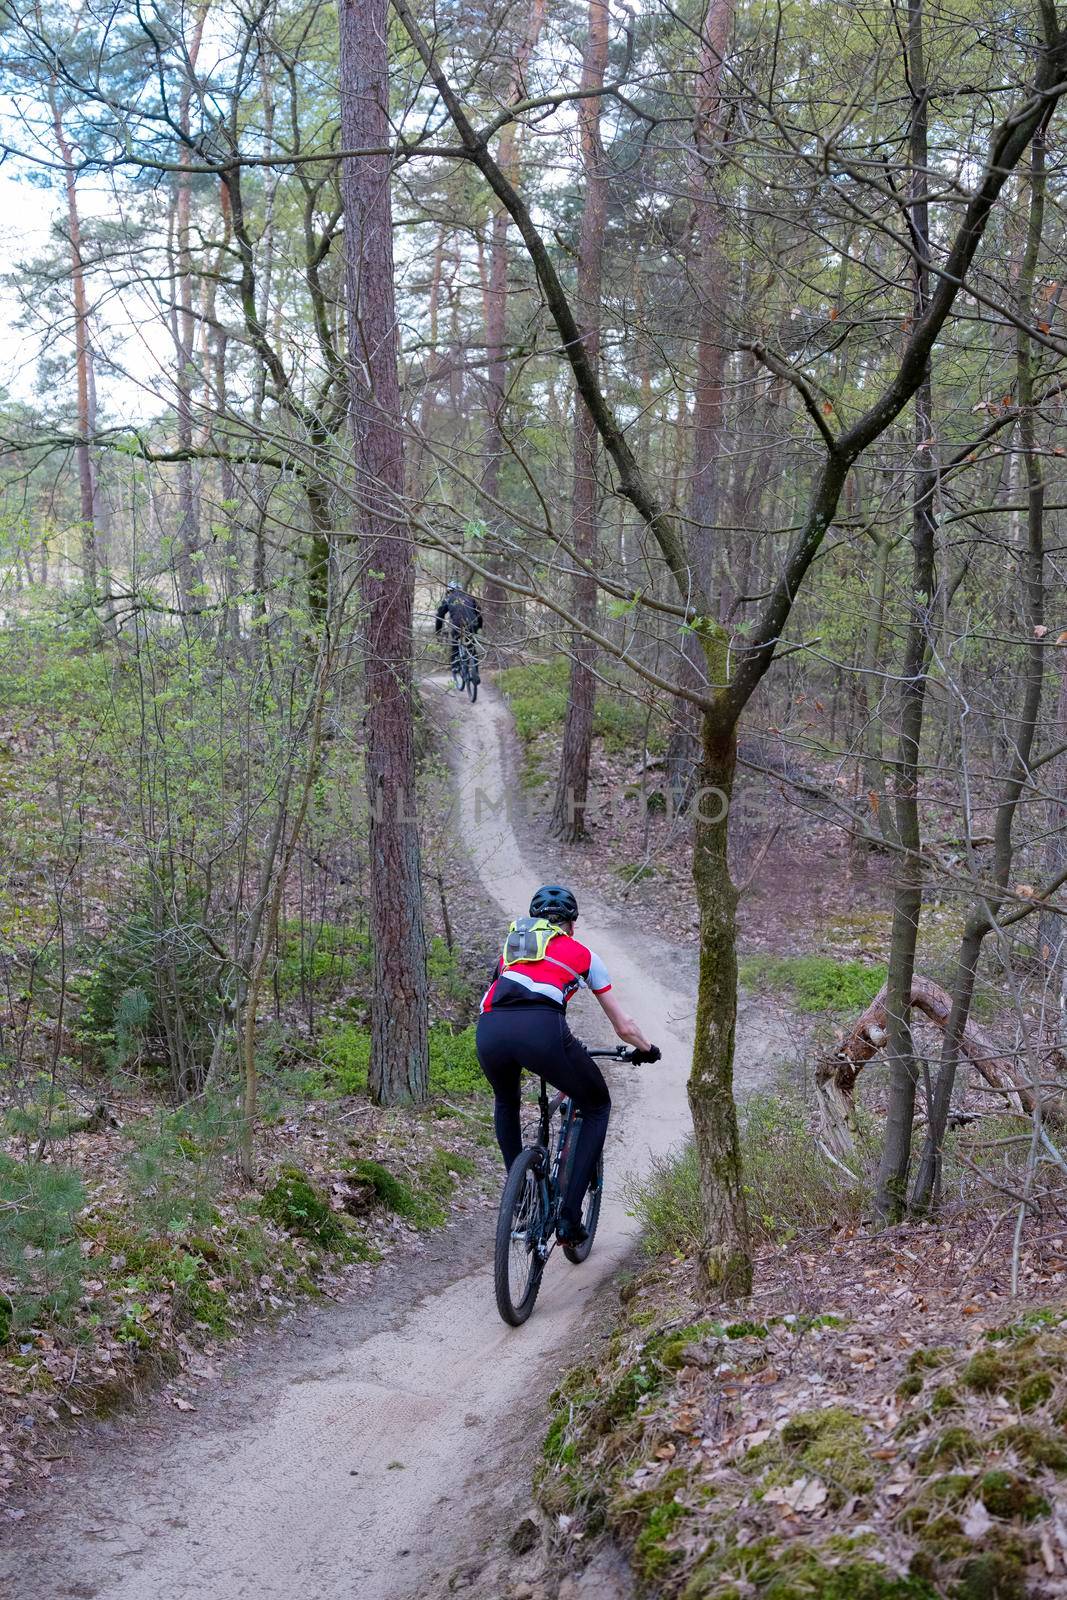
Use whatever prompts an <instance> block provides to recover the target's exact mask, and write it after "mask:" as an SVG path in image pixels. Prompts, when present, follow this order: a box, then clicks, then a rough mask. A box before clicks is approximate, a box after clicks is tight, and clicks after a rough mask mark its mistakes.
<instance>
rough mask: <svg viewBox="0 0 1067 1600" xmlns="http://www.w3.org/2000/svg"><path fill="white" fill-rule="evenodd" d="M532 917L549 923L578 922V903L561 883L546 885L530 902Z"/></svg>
mask: <svg viewBox="0 0 1067 1600" xmlns="http://www.w3.org/2000/svg"><path fill="white" fill-rule="evenodd" d="M530 915H531V917H546V918H547V919H548V921H549V922H577V920H578V902H577V900H576V899H575V898H574V895H573V894H572V893H571V891H570V890H569V889H565V888H564V886H563V885H562V884H561V883H544V884H542V885H541V887H540V889H538V891H537V893H536V894H535V895H534V897H533V899H532V900H531V901H530Z"/></svg>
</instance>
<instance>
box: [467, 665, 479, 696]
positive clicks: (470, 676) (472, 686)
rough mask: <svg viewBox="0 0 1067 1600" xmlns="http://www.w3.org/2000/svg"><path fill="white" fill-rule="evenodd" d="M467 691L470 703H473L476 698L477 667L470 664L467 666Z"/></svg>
mask: <svg viewBox="0 0 1067 1600" xmlns="http://www.w3.org/2000/svg"><path fill="white" fill-rule="evenodd" d="M467 693H468V694H469V695H470V697H471V704H472V705H473V704H474V702H475V700H477V698H478V668H477V666H474V665H470V666H468V668H467Z"/></svg>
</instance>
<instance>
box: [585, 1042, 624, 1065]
mask: <svg viewBox="0 0 1067 1600" xmlns="http://www.w3.org/2000/svg"><path fill="white" fill-rule="evenodd" d="M589 1054H590V1055H591V1056H601V1057H603V1058H604V1059H605V1060H607V1061H630V1062H632V1061H633V1058H634V1056H633V1051H632V1050H627V1048H626V1046H625V1045H624V1044H617V1045H615V1046H614V1047H613V1048H612V1049H611V1050H590V1051H589Z"/></svg>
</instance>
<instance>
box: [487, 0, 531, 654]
mask: <svg viewBox="0 0 1067 1600" xmlns="http://www.w3.org/2000/svg"><path fill="white" fill-rule="evenodd" d="M544 19H545V0H530V14H529V18H528V21H527V26H526V33H525V35H524V37H523V39H522V40H521V42H520V44H519V48H518V51H517V53H516V57H515V64H514V69H513V71H512V73H511V75H510V78H509V80H508V85H507V91H506V100H508V101H510V100H513V99H514V98H515V97H516V95H517V94H519V93H520V92H521V90H522V83H523V77H524V74H525V72H526V68H527V65H528V64H529V60H530V57H531V55H532V54H533V51H534V47H535V46H536V44H537V40H538V37H539V35H540V32H541V26H542V24H543V22H544ZM517 140H518V125H517V124H516V123H514V122H508V123H506V124H505V126H504V129H503V131H502V133H501V135H500V146H499V156H498V159H499V161H500V165H501V167H502V168H503V170H504V171H505V172H509V173H510V172H513V171H514V169H515V158H516V152H517ZM510 224H511V218H510V216H509V215H508V212H507V209H506V207H504V206H498V207H496V208H495V209H494V211H493V214H492V219H491V221H490V226H489V271H488V275H487V281H486V286H485V294H484V301H485V347H486V349H485V353H486V364H487V367H486V401H487V411H488V416H487V426H486V430H485V448H484V451H483V456H482V483H481V486H482V492H483V493H484V495H485V497H486V501H487V502H492V501H494V500H498V499H499V497H500V467H501V463H502V461H503V459H504V456H505V453H506V450H507V443H506V440H505V438H504V411H505V408H506V406H507V387H508V359H507V325H508V259H509V256H508V232H509V229H510ZM497 516H498V513H497V512H496V510H495V508H494V506H493V505H492V504H491V503H488V504H487V506H486V517H487V519H488V521H489V523H490V525H492V524H493V523H494V522H495V521H496V520H497ZM495 561H496V564H497V567H498V570H500V571H501V572H502V573H503V572H504V571H506V569H507V566H508V562H507V560H506V559H505V558H504V557H503V556H501V555H497V556H496V557H495ZM506 604H507V590H506V589H505V587H504V585H503V584H502V583H500V582H498V581H496V580H495V579H493V578H490V579H489V581H488V582H487V584H486V586H485V596H484V603H483V606H482V611H483V613H484V616H485V621H486V624H487V626H488V627H489V629H490V630H491V631H493V632H498V631H499V630H500V629H501V628H502V627H503V625H504V619H505V615H506V612H505V607H506Z"/></svg>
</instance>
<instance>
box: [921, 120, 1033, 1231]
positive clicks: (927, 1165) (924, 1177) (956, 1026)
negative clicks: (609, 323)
mask: <svg viewBox="0 0 1067 1600" xmlns="http://www.w3.org/2000/svg"><path fill="white" fill-rule="evenodd" d="M1044 210H1045V143H1044V131H1043V129H1039V130H1038V132H1037V133H1036V134H1035V135H1034V142H1033V149H1032V151H1031V166H1030V215H1029V221H1028V226H1027V236H1026V245H1025V248H1024V251H1023V260H1022V265H1021V268H1020V272H1019V287H1018V294H1017V304H1016V311H1017V315H1018V319H1019V328H1018V333H1017V335H1016V349H1015V368H1016V379H1015V383H1016V388H1015V394H1016V403H1017V405H1018V408H1019V438H1020V443H1021V445H1022V460H1023V466H1024V469H1025V473H1026V485H1027V519H1026V530H1027V542H1026V549H1025V558H1024V561H1023V565H1022V572H1023V604H1022V615H1023V619H1024V627H1023V638H1024V639H1025V640H1026V647H1027V648H1026V675H1025V680H1024V689H1023V703H1022V707H1021V709H1020V714H1019V721H1018V724H1017V726H1016V729H1015V737H1014V739H1013V740H1012V746H1011V749H1012V754H1011V760H1010V762H1009V765H1008V773H1007V776H1006V778H1005V780H1004V787H1003V789H1002V791H1001V795H1000V800H999V803H998V805H997V812H996V818H995V821H994V824H993V845H994V859H993V877H994V880H995V882H996V884H997V887H998V888H1001V889H1006V888H1007V886H1008V882H1009V878H1010V875H1011V863H1012V856H1013V850H1014V847H1013V840H1012V833H1013V829H1014V823H1015V816H1016V812H1017V810H1018V807H1019V802H1020V800H1021V798H1022V796H1023V793H1024V790H1025V789H1026V786H1027V784H1028V783H1029V781H1030V758H1031V756H1032V754H1033V749H1034V741H1035V739H1036V737H1037V729H1038V719H1039V717H1040V714H1041V693H1042V687H1043V683H1044V673H1045V649H1044V645H1043V644H1042V634H1043V630H1044V619H1045V483H1044V477H1043V475H1042V467H1041V456H1040V452H1039V450H1038V446H1037V439H1036V435H1035V430H1034V415H1035V408H1034V363H1033V351H1032V349H1031V341H1030V337H1029V335H1028V333H1027V332H1026V327H1027V325H1028V324H1029V323H1030V321H1031V319H1032V317H1033V296H1034V275H1035V272H1036V270H1037V259H1038V252H1039V250H1040V247H1041V231H1042V227H1043V223H1044ZM999 910H1000V901H999V900H997V899H992V900H991V899H990V898H989V897H988V896H983V897H982V899H981V900H980V902H979V903H978V905H977V906H976V907H975V909H974V910H973V911H972V913H971V915H970V916H969V917H968V919H967V922H966V924H965V926H964V930H963V935H962V938H961V940H960V951H959V957H958V960H957V966H956V983H955V993H954V996H953V1005H952V1015H951V1017H950V1019H949V1025H948V1028H947V1031H946V1035H945V1045H944V1049H943V1050H942V1056H941V1065H940V1070H939V1072H938V1076H937V1082H936V1084H935V1086H934V1092H933V1097H932V1103H931V1106H930V1119H929V1128H928V1130H927V1136H926V1142H925V1145H924V1147H923V1153H922V1159H921V1162H920V1166H919V1172H918V1174H917V1176H916V1180H915V1187H914V1191H913V1193H912V1201H911V1203H912V1209H913V1210H916V1211H924V1210H927V1209H928V1208H929V1206H930V1203H931V1201H932V1200H933V1198H934V1195H935V1193H936V1190H937V1187H938V1184H939V1180H940V1172H941V1146H942V1143H943V1141H944V1136H945V1129H946V1128H947V1126H948V1116H949V1108H950V1106H951V1104H952V1090H953V1087H954V1085H955V1081H956V1072H957V1069H958V1066H959V1062H960V1054H961V1050H962V1049H963V1040H964V1034H965V1031H966V1028H967V1026H968V1018H969V1016H970V1009H971V1002H972V1000H973V998H974V986H975V980H976V976H977V967H978V957H979V954H980V952H981V947H982V943H983V941H984V939H985V936H986V934H987V933H988V932H989V931H990V930H991V928H992V927H993V926H994V925H995V919H996V917H997V915H998V913H999ZM1039 927H1040V924H1039Z"/></svg>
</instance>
